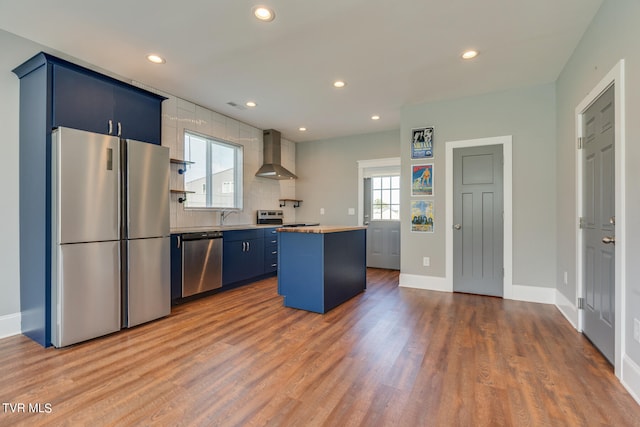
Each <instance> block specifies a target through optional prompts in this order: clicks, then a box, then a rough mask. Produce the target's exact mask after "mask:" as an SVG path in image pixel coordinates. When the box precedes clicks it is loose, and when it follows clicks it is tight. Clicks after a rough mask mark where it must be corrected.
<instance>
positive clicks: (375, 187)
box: [371, 175, 400, 220]
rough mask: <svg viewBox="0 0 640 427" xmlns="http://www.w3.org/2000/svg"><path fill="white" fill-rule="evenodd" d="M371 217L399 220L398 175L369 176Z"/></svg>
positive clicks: (374, 218)
mask: <svg viewBox="0 0 640 427" xmlns="http://www.w3.org/2000/svg"><path fill="white" fill-rule="evenodd" d="M371 213H372V216H371V219H373V220H400V176H398V175H391V176H374V177H372V178H371Z"/></svg>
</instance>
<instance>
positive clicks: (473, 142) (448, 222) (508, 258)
mask: <svg viewBox="0 0 640 427" xmlns="http://www.w3.org/2000/svg"><path fill="white" fill-rule="evenodd" d="M511 141H512V137H511V135H506V136H497V137H490V138H480V139H469V140H464V141H448V142H446V161H447V164H446V180H445V181H446V192H447V194H446V218H445V229H446V243H445V244H446V254H447V255H446V257H447V258H446V266H445V267H446V288H447V290H448V291H450V292H453V150H454V148H464V147H478V146H483V145H502V154H503V158H504V164H503V180H504V195H503V196H504V200H503V203H504V248H503V249H504V251H503V253H504V279H503V298H505V299H514V287H513V262H512V258H513V257H512V251H513V227H512V224H513V218H512V215H513V213H512V205H513V198H512V181H513V167H512V162H513V159H512V157H513V156H512V147H511Z"/></svg>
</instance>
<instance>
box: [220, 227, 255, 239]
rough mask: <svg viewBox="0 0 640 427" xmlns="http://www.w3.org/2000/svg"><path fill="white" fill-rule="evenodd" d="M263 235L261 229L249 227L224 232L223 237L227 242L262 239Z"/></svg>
mask: <svg viewBox="0 0 640 427" xmlns="http://www.w3.org/2000/svg"><path fill="white" fill-rule="evenodd" d="M262 236H263V232H262V230H261V229H247V230H231V231H225V232H223V233H222V237H223V239H224V240H225V242H235V241H238V240H251V239H260V238H262Z"/></svg>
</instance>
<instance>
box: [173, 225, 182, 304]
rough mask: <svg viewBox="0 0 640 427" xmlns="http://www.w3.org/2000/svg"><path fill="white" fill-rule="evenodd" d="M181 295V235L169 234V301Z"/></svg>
mask: <svg viewBox="0 0 640 427" xmlns="http://www.w3.org/2000/svg"><path fill="white" fill-rule="evenodd" d="M181 297H182V235H181V234H172V235H171V301H175V300H178V299H180V298H181Z"/></svg>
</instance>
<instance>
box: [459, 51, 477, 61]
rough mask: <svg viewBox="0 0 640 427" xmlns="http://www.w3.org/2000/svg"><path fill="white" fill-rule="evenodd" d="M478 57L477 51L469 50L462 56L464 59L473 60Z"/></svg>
mask: <svg viewBox="0 0 640 427" xmlns="http://www.w3.org/2000/svg"><path fill="white" fill-rule="evenodd" d="M476 56H478V51H477V50H467V51H466V52H464V53H463V54H462V59H473V58H475V57H476Z"/></svg>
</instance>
